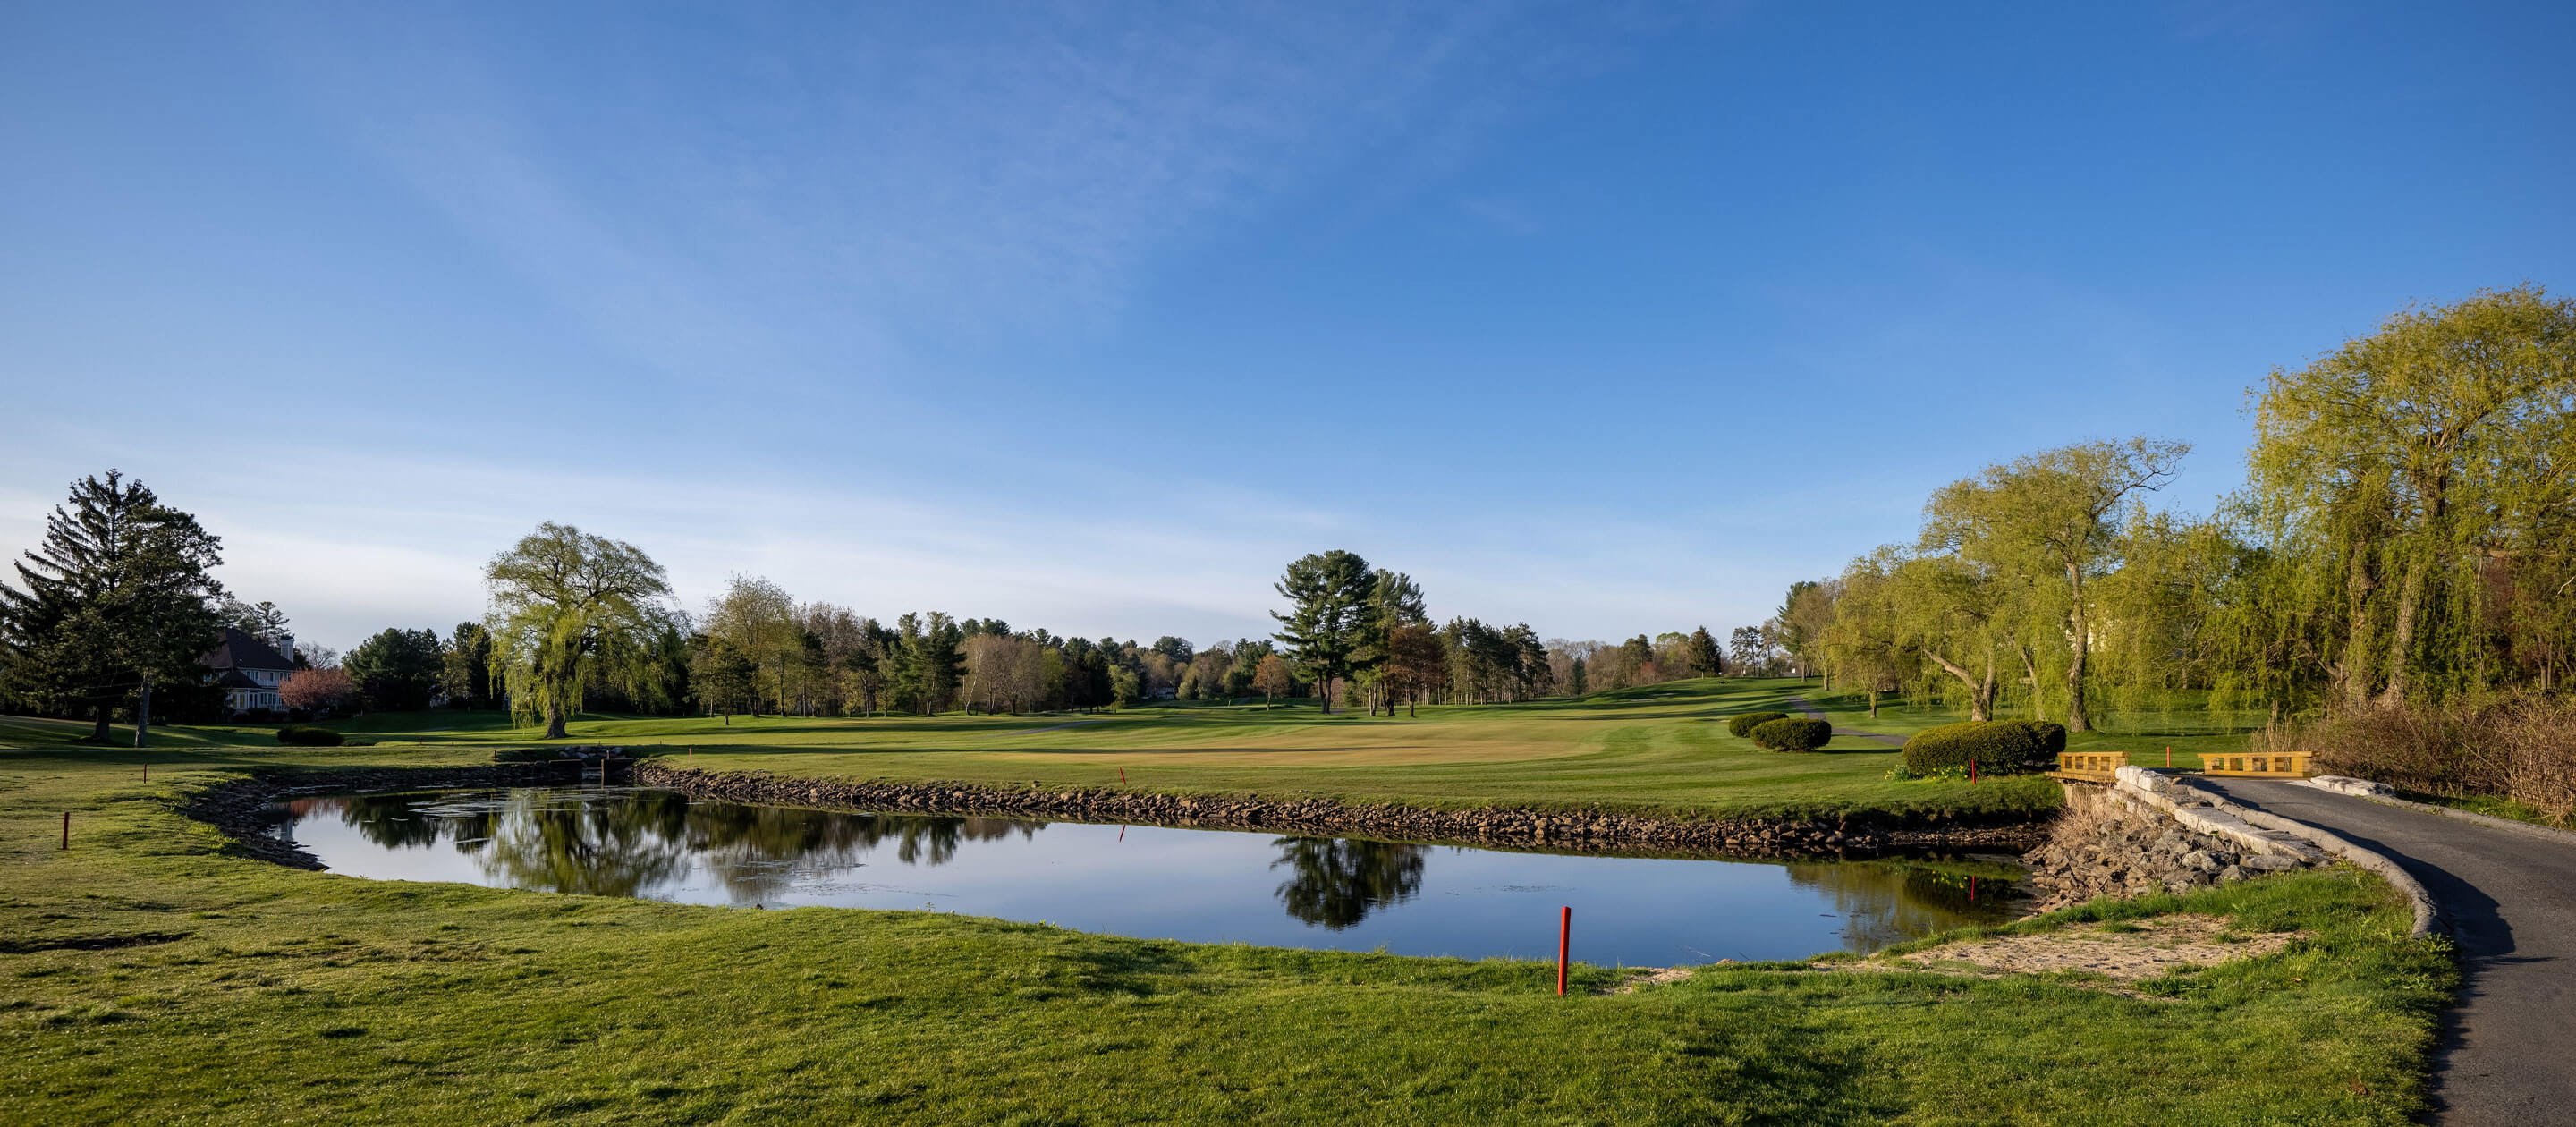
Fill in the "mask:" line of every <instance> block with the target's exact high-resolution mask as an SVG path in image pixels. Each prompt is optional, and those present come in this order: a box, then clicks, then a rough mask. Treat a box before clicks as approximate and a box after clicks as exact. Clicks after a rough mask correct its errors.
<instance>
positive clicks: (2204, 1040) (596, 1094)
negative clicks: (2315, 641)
mask: <svg viewBox="0 0 2576 1127" xmlns="http://www.w3.org/2000/svg"><path fill="white" fill-rule="evenodd" d="M206 754H207V757H208V758H215V757H217V756H218V755H219V754H220V753H218V752H213V751H209V752H207V753H206ZM281 754H284V753H283V752H282V751H270V752H266V753H264V754H263V755H262V756H260V757H246V758H260V759H267V758H273V757H275V756H278V755H281ZM295 754H297V755H300V756H302V757H303V760H302V761H303V762H306V763H309V764H320V763H337V764H347V765H355V764H357V763H362V762H364V763H406V764H409V763H434V762H457V761H468V760H474V759H479V758H482V753H479V752H476V751H475V750H473V749H471V748H464V747H459V748H432V749H404V750H396V749H389V748H381V747H380V748H350V749H311V750H305V751H301V752H297V753H295ZM231 773H232V772H231V771H229V770H225V769H218V768H214V767H192V768H187V769H185V770H184V771H180V770H178V769H173V768H169V767H165V768H163V769H162V770H158V771H155V773H154V774H153V778H152V781H151V782H150V783H148V784H146V783H144V782H142V781H141V780H140V779H139V778H138V777H137V772H136V771H135V770H134V768H133V766H132V765H130V764H128V763H124V762H119V761H117V757H115V756H113V755H108V754H103V753H99V752H70V753H62V752H43V751H37V752H24V751H22V752H7V753H0V934H5V936H6V937H7V939H8V941H9V944H10V945H9V947H8V948H7V949H6V950H5V951H0V1093H5V1096H4V1097H0V1104H5V1105H6V1111H7V1119H8V1120H9V1121H10V1122H22V1123H92V1122H94V1123H111V1122H115V1123H134V1122H170V1121H188V1122H209V1123H263V1124H266V1123H308V1122H315V1123H319V1122H327V1123H347V1122H458V1123H484V1122H523V1121H532V1120H543V1121H560V1122H568V1123H718V1122H721V1123H802V1122H815V1121H833V1122H843V1121H852V1120H868V1121H888V1122H940V1123H958V1122H972V1123H988V1122H989V1123H1103V1124H1105V1123H1136V1122H1174V1123H1217V1122H1225V1123H1235V1122H1250V1123H1333V1124H1340V1123H1408V1124H1409V1123H1447V1122H1459V1123H1465V1122H1477V1123H1495V1122H1500V1123H1557V1122H1620V1123H1820V1124H1833V1123H1882V1122H1892V1123H1908V1124H1993V1123H2032V1124H2037V1123H2049V1124H2067V1123H2073V1124H2087V1123H2106V1124H2107V1123H2136V1122H2157V1123H2170V1124H2217V1123H2242V1122H2256V1121H2259V1122H2267V1123H2320V1124H2324V1123H2332V1124H2354V1123H2361V1124H2369V1123H2388V1124H2395V1123H2401V1122H2404V1121H2405V1119H2406V1117H2407V1116H2408V1115H2409V1114H2410V1113H2411V1112H2412V1111H2413V1110H2414V1109H2415V1108H2417V1107H2418V1106H2419V1105H2420V1103H2421V1087H2422V1086H2421V1083H2420V1079H2419V1078H2420V1070H2421V1067H2422V1064H2423V1061H2424V1058H2425V1052H2426V1047H2427V1045H2428V1044H2429V1039H2430V1036H2431V1030H2432V1015H2433V1010H2434V1007H2436V1006H2437V1005H2439V1004H2440V1003H2441V1000H2442V999H2443V998H2444V997H2445V996H2446V995H2447V993H2448V990H2449V989H2450V985H2451V980H2450V978H2449V974H2450V972H2449V963H2448V961H2447V960H2446V959H2445V958H2443V956H2442V953H2441V952H2440V951H2439V949H2438V948H2437V947H2435V946H2434V945H2432V944H2430V943H2426V942H2422V941H2412V940H2408V939H2406V938H2404V933H2405V930H2406V927H2407V923H2408V917H2407V915H2406V913H2405V912H2404V910H2403V909H2402V907H2400V906H2399V905H2397V904H2395V903H2394V899H2393V897H2392V896H2391V895H2390V894H2389V893H2388V892H2387V890H2386V889H2385V888H2384V887H2382V886H2379V885H2377V884H2376V883H2375V882H2372V881H2369V880H2368V879H2367V878H2363V877H2360V876H2358V875H2357V874H2353V873H2349V872H2335V873H2320V874H2306V875H2298V876H2291V877H2284V878H2276V879H2272V880H2266V881H2262V882H2258V883H2252V884H2246V885H2239V886H2235V887H2231V888H2228V889H2223V890H2218V891H2213V892H2209V893H2203V894H2200V895H2196V896H2193V897H2189V898H2179V899H2177V898H2157V899H2154V900H2150V901H2144V902H2140V903H2137V904H2128V905H2105V906H2099V907H2094V908H2089V909H2080V910H2077V911H2075V912H2073V913H2067V914H2062V915H2061V916H2060V917H2057V918H2059V919H2068V918H2078V919H2104V918H2131V917H2133V916H2137V915H2143V914H2148V913H2153V912H2159V911H2174V910H2190V911H2199V912H2209V913H2215V914H2221V915H2232V916H2233V917H2234V918H2235V921H2236V922H2235V927H2236V929H2237V930H2240V931H2245V932H2249V933H2250V932H2259V931H2267V930H2288V929H2305V930H2309V931H2312V932H2314V933H2315V938H2314V939H2311V940H2306V941H2302V942H2300V943H2297V944H2294V945H2293V947H2292V948H2291V949H2290V950H2288V951H2286V952H2284V953H2282V954H2279V955H2274V956H2267V957H2264V958H2259V959H2253V960H2249V961H2246V962H2243V963H2238V964H2232V965H2229V966H2225V967H2221V968H2217V969H2213V970H2209V971H2205V972H2198V973H2195V974H2190V975H2183V976H2176V977H2174V978H2172V979H2170V980H2158V981H2156V982H2153V983H2150V984H2148V985H2149V987H2150V988H2151V989H2153V990H2155V991H2158V992H2160V995H2159V997H2158V998H2157V999H2156V1000H2140V999H2135V998H2123V997H2119V996H2114V995H2109V994H2105V993H2103V992H2100V991H2097V990H2091V989H2086V988H2083V986H2082V985H2081V984H2080V983H2077V982H2074V981H2072V980H2068V981H2059V980H2055V979H2052V978H2047V977H2015V978H2005V979H1998V980H1993V981H1983V980H1975V979H1962V978H1958V977H1952V976H1941V975H1933V974H1909V973H1891V974H1872V975H1840V974H1816V973H1800V972H1797V971H1795V970H1792V969H1791V968H1789V967H1785V966H1784V967H1761V966H1756V967H1720V968H1714V969H1711V970H1708V971H1705V972H1703V973H1702V974H1700V975H1698V976H1696V977H1694V978H1692V979H1690V980H1688V981H1685V982H1681V983H1675V984H1671V985H1665V986H1655V987H1649V988H1646V989H1642V990H1639V991H1636V992H1634V993H1630V994H1621V995H1607V996H1595V995H1594V994H1593V991H1596V990H1601V989H1604V988H1606V987H1609V986H1611V985H1613V984H1614V981H1615V980H1616V979H1618V978H1619V977H1620V976H1619V973H1618V972H1615V971H1612V970H1609V969H1606V968H1590V967H1582V968H1577V971H1576V974H1575V983H1574V986H1575V988H1576V989H1575V996H1574V997H1570V998H1565V999H1558V998H1555V997H1552V996H1550V992H1549V991H1550V987H1551V986H1552V982H1551V976H1550V968H1548V967H1546V966H1544V965H1541V964H1535V963H1527V962H1505V961H1487V962H1464V961H1457V960H1441V959H1410V958H1398V957H1392V956H1384V955H1367V954H1338V953H1322V952H1304V951H1294V950H1281V949H1265V948H1250V947H1241V946H1202V945H1191V944H1180V943H1169V942H1151V941H1140V940H1129V939H1121V938H1115V937H1109V936H1098V935H1086V934H1079V933H1073V932H1068V931H1064V930H1061V929H1057V928H1052V927H1047V926H1044V925H1041V924H1015V923H1004V922H999V921H992V920H981V919H970V918H960V917H954V916H944V915H931V914H923V913H904V912H875V911H860V910H849V909H827V908H811V909H799V910H796V911H788V912H759V911H744V910H737V909H724V908H710V907H693V906H682V905H672V904H661V903H653V902H646V901H628V900H614V899H600V898H591V897H578V896H561V895H550V894H543V893H525V892H513V891H506V890H497V889H482V888H472V887H465V886H458V885H431V884H403V883H392V882H371V881H362V880H354V879H349V878H344V877H337V876H332V875H329V874H316V873H305V872H298V871H292V870H286V869H281V868H276V867H273V866H268V865H264V864H261V863H259V862H255V861H250V860H245V859H238V858H233V857H227V856H223V855H222V854H221V852H220V850H221V848H222V846H223V844H224V843H223V841H222V839H221V837H220V835H218V834H217V833H216V832H215V831H213V830H212V829H210V828H208V827H205V826H202V825H199V824H197V823H193V822H190V821H187V820H185V819H183V818H181V817H179V816H177V815H176V814H175V813H173V809H174V807H175V805H176V804H177V803H178V801H179V800H180V797H181V795H182V794H183V793H184V792H185V791H186V790H187V789H188V788H191V787H194V786H198V785H202V784H206V783H210V782H213V781H215V780H217V779H220V778H223V777H227V776H228V775H230V774H231ZM61 810H71V811H73V812H74V817H75V821H74V835H73V841H72V849H71V851H69V852H67V853H66V852H60V851H57V849H56V836H55V835H56V832H57V827H58V825H59V823H58V822H57V821H56V818H57V814H58V812H59V811H61ZM2044 926H2048V925H2047V924H2046V923H2040V924H2022V925H2015V927H2016V928H2019V929H2029V928H2037V927H2044Z"/></svg>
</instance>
